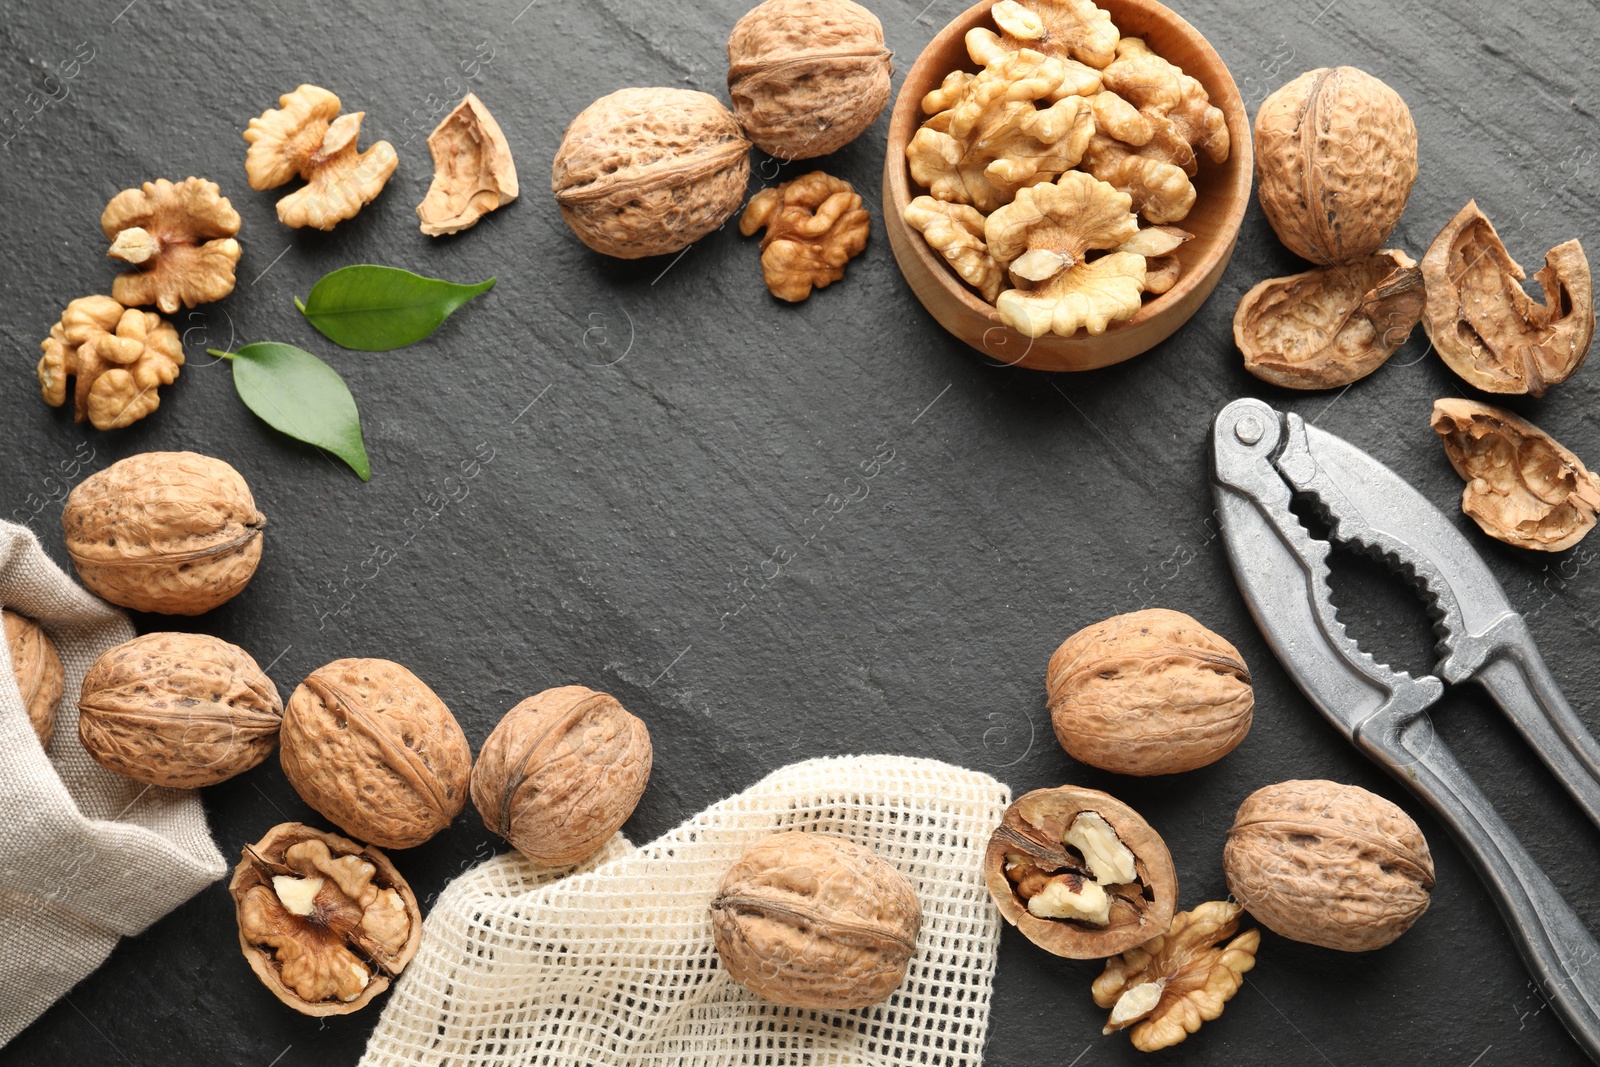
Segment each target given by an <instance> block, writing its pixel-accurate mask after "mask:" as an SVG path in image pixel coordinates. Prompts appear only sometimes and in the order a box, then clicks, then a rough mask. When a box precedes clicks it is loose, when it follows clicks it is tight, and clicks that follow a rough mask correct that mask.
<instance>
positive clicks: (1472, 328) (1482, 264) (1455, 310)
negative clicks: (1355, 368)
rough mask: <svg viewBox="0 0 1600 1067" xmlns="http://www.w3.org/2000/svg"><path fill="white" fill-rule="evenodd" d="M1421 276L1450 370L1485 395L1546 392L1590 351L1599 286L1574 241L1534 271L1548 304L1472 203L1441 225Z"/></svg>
mask: <svg viewBox="0 0 1600 1067" xmlns="http://www.w3.org/2000/svg"><path fill="white" fill-rule="evenodd" d="M1422 276H1423V278H1424V279H1425V280H1426V282H1427V286H1428V301H1427V309H1426V315H1425V318H1424V319H1423V323H1424V325H1425V326H1426V327H1427V330H1428V337H1429V338H1430V339H1432V341H1433V347H1434V348H1436V349H1437V350H1438V352H1439V355H1440V356H1441V357H1442V358H1443V359H1444V361H1445V362H1446V363H1447V364H1449V365H1450V369H1451V370H1453V371H1455V372H1456V373H1457V374H1459V375H1461V377H1462V378H1464V379H1466V380H1467V382H1468V383H1469V384H1471V385H1474V386H1476V387H1477V388H1479V389H1482V390H1483V391H1484V392H1488V393H1526V394H1528V395H1530V396H1543V395H1544V392H1545V390H1546V389H1547V388H1549V387H1550V386H1552V385H1558V384H1560V383H1561V382H1564V381H1566V380H1567V379H1568V378H1569V377H1571V376H1572V374H1573V373H1574V372H1576V371H1577V369H1578V368H1579V367H1581V366H1583V361H1584V358H1585V357H1586V356H1588V354H1589V342H1590V341H1591V340H1593V338H1594V292H1593V289H1592V288H1591V283H1590V279H1589V260H1588V257H1587V256H1585V255H1584V254H1583V246H1582V245H1580V244H1579V243H1578V242H1577V241H1575V240H1573V241H1568V242H1566V243H1565V244H1561V245H1557V246H1556V247H1555V248H1552V249H1551V250H1550V251H1549V252H1548V253H1546V255H1545V257H1544V269H1542V270H1540V271H1539V273H1538V274H1536V275H1534V277H1535V278H1537V279H1538V281H1539V284H1540V286H1541V287H1543V289H1544V303H1542V304H1540V303H1538V302H1536V301H1534V300H1533V299H1531V298H1530V297H1529V296H1528V294H1527V293H1526V292H1525V291H1524V290H1523V288H1522V279H1523V278H1524V277H1525V275H1524V274H1523V272H1522V268H1521V267H1520V266H1518V265H1517V262H1516V261H1515V260H1513V259H1512V258H1511V254H1510V253H1509V252H1507V251H1506V246H1505V245H1504V244H1502V243H1501V241H1500V235H1499V234H1497V233H1495V230H1494V226H1493V225H1492V224H1491V223H1490V222H1489V220H1488V218H1486V217H1485V216H1484V214H1483V212H1482V211H1479V210H1478V204H1477V202H1476V201H1472V202H1469V203H1468V204H1467V206H1466V207H1464V208H1462V209H1461V211H1460V212H1459V213H1458V214H1457V215H1456V217H1455V218H1453V219H1451V220H1450V222H1449V223H1447V224H1446V225H1445V228H1444V229H1443V230H1440V231H1439V236H1438V237H1435V238H1434V240H1433V244H1432V245H1430V246H1429V247H1428V252H1427V255H1425V256H1423V257H1422Z"/></svg>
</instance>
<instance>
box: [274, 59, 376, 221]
mask: <svg viewBox="0 0 1600 1067" xmlns="http://www.w3.org/2000/svg"><path fill="white" fill-rule="evenodd" d="M339 108H340V103H339V98H338V97H337V96H335V95H334V94H333V93H330V92H329V91H328V90H326V89H323V88H320V87H319V86H315V85H302V86H300V87H299V88H297V89H296V90H295V91H294V92H292V93H284V94H283V95H282V96H280V97H279V98H278V106H277V107H276V108H268V109H267V110H266V111H264V112H262V113H261V115H260V116H258V117H257V118H253V119H251V120H250V127H249V129H247V130H245V131H244V139H245V140H246V141H248V142H249V144H250V150H249V151H248V152H247V153H246V154H245V161H244V169H245V175H246V177H247V178H248V179H249V181H250V188H252V189H276V188H277V187H278V186H280V185H283V184H285V183H287V182H290V181H293V180H294V179H295V178H303V179H304V180H305V182H306V184H305V185H304V186H302V187H301V188H299V189H296V190H295V191H294V192H292V193H290V194H289V195H288V196H285V197H284V198H283V199H281V200H279V201H278V221H280V222H282V223H283V224H284V225H285V226H292V227H294V228H295V229H299V228H301V227H303V226H311V227H314V228H315V229H318V230H331V229H333V228H334V226H336V225H338V224H339V223H340V222H343V221H344V220H345V219H348V218H354V217H355V214H356V212H358V211H360V210H361V208H362V206H363V205H365V204H368V203H370V202H371V201H372V200H373V198H374V197H376V196H377V195H378V194H379V193H380V192H382V191H383V187H384V185H385V184H386V183H387V182H388V181H389V176H390V175H392V174H393V173H394V169H395V167H396V166H397V165H398V164H399V162H400V157H399V156H397V155H396V154H395V150H394V146H393V145H391V144H390V143H389V142H388V141H377V142H374V143H373V145H372V146H371V147H370V148H368V149H367V150H366V151H365V152H362V151H359V150H357V148H356V141H357V139H358V138H359V136H360V134H361V120H362V119H363V118H364V117H365V116H366V112H364V111H355V112H351V113H350V114H348V115H340V114H339ZM336 116H337V117H336Z"/></svg>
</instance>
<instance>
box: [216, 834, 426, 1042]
mask: <svg viewBox="0 0 1600 1067" xmlns="http://www.w3.org/2000/svg"><path fill="white" fill-rule="evenodd" d="M228 893H229V894H230V895H231V896H232V897H233V904H234V910H235V914H236V916H237V918H238V921H239V948H240V950H241V951H242V952H243V953H244V958H245V959H246V960H247V961H249V963H250V969H251V970H252V971H254V972H255V973H256V977H257V978H259V979H261V983H262V984H263V985H265V986H266V987H267V988H268V989H270V990H272V995H273V996H275V997H277V998H278V999H279V1000H281V1001H283V1002H284V1003H285V1004H287V1005H289V1007H291V1008H293V1009H294V1010H295V1011H297V1012H299V1013H300V1014H302V1015H314V1016H319V1015H347V1014H349V1013H350V1012H353V1011H356V1010H357V1009H359V1008H362V1007H364V1006H365V1005H367V1004H368V1003H370V1002H371V1001H372V998H374V997H376V996H377V995H378V994H379V993H382V992H383V991H384V990H385V989H388V988H389V983H390V982H392V981H393V980H394V979H395V978H397V977H398V976H399V974H400V972H401V971H403V970H404V969H405V966H406V964H408V963H410V962H411V958H412V957H413V956H415V955H416V954H417V945H418V944H419V943H420V942H421V940H422V913H421V911H420V910H419V909H418V907H417V898H416V895H415V894H414V893H412V892H411V887H410V886H409V885H407V884H406V880H405V879H404V878H402V877H401V876H400V872H399V871H397V870H395V866H394V864H393V863H390V862H389V857H387V856H385V855H384V854H383V853H382V852H379V851H378V850H377V849H375V848H372V847H371V846H363V845H360V844H358V843H356V842H354V841H351V840H350V839H349V838H346V837H340V836H339V835H338V834H330V833H327V832H325V831H322V830H316V829H313V828H312V827H310V826H306V825H304V824H303V823H297V822H286V823H282V824H280V825H278V826H274V827H273V828H272V829H271V830H268V831H267V834H266V836H265V837H263V838H262V839H261V840H260V841H257V842H256V843H255V844H254V845H246V846H245V848H244V852H243V857H242V858H241V859H240V860H239V865H238V866H237V867H235V868H234V869H233V880H232V881H230V882H229V883H228Z"/></svg>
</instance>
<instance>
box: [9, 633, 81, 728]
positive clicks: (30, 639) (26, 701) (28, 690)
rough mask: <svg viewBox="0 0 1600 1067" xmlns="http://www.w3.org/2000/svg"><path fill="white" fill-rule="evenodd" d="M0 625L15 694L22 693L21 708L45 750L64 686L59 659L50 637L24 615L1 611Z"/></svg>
mask: <svg viewBox="0 0 1600 1067" xmlns="http://www.w3.org/2000/svg"><path fill="white" fill-rule="evenodd" d="M0 624H3V625H4V627H5V632H6V645H7V646H8V647H9V648H10V651H11V673H12V674H13V675H14V676H15V677H16V680H17V692H19V693H21V694H22V706H23V707H24V708H26V709H27V711H28V722H30V723H31V724H32V725H33V732H34V733H35V734H37V735H38V736H39V743H40V744H42V745H44V746H45V747H46V748H48V747H49V746H50V738H51V737H52V736H54V735H55V731H56V708H57V707H58V706H59V705H60V703H61V694H62V692H63V691H64V690H65V689H66V686H67V676H66V672H65V671H64V670H63V669H62V666H61V657H60V656H59V655H57V654H56V645H55V642H54V641H52V640H50V635H49V634H47V633H45V632H44V628H43V627H41V626H40V625H39V624H38V623H36V622H34V621H33V620H32V619H30V618H28V617H27V616H26V615H18V614H17V613H16V612H14V611H8V610H0Z"/></svg>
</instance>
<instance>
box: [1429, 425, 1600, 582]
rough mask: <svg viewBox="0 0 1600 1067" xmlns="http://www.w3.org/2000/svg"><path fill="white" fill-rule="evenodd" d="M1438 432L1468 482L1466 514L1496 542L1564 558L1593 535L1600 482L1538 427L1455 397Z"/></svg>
mask: <svg viewBox="0 0 1600 1067" xmlns="http://www.w3.org/2000/svg"><path fill="white" fill-rule="evenodd" d="M1433 428H1434V431H1435V432H1437V433H1438V435H1439V436H1440V437H1441V438H1442V439H1443V440H1444V450H1445V454H1446V455H1447V456H1449V458H1450V465H1451V466H1452V467H1454V468H1455V469H1456V473H1457V474H1459V475H1461V477H1462V478H1463V479H1465V480H1466V483H1467V485H1466V488H1464V489H1463V490H1462V491H1461V510H1462V511H1463V512H1464V513H1465V514H1466V515H1467V516H1468V517H1469V518H1471V519H1472V521H1473V522H1475V523H1477V524H1478V528H1479V529H1481V530H1482V531H1483V532H1484V533H1486V534H1488V535H1489V536H1490V537H1492V538H1494V539H1495V540H1497V541H1504V542H1505V543H1506V544H1508V545H1516V546H1517V547H1518V548H1531V549H1535V550H1537V551H1540V552H1561V551H1563V550H1565V549H1568V548H1571V547H1572V546H1573V545H1575V544H1577V543H1578V542H1579V541H1581V540H1583V538H1584V535H1585V534H1587V533H1588V532H1589V531H1590V530H1592V529H1594V525H1595V512H1596V511H1597V510H1600V476H1596V475H1595V474H1593V473H1591V472H1590V471H1589V470H1588V469H1587V468H1585V467H1584V465H1583V462H1582V461H1581V460H1579V459H1578V457H1577V456H1575V455H1573V454H1572V453H1571V452H1569V451H1567V450H1566V449H1565V448H1563V447H1561V445H1560V444H1559V443H1557V441H1556V440H1555V439H1554V438H1553V437H1551V436H1550V435H1549V434H1547V433H1545V432H1544V431H1543V430H1541V429H1539V428H1538V427H1537V426H1534V425H1533V424H1532V423H1529V422H1526V421H1524V420H1522V419H1519V418H1518V417H1517V416H1515V415H1513V414H1511V412H1509V411H1503V410H1501V409H1500V408H1495V407H1490V406H1489V405H1488V404H1480V403H1478V402H1477V401H1475V400H1461V399H1458V398H1454V397H1451V398H1448V399H1445V400H1436V401H1434V404H1433Z"/></svg>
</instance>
